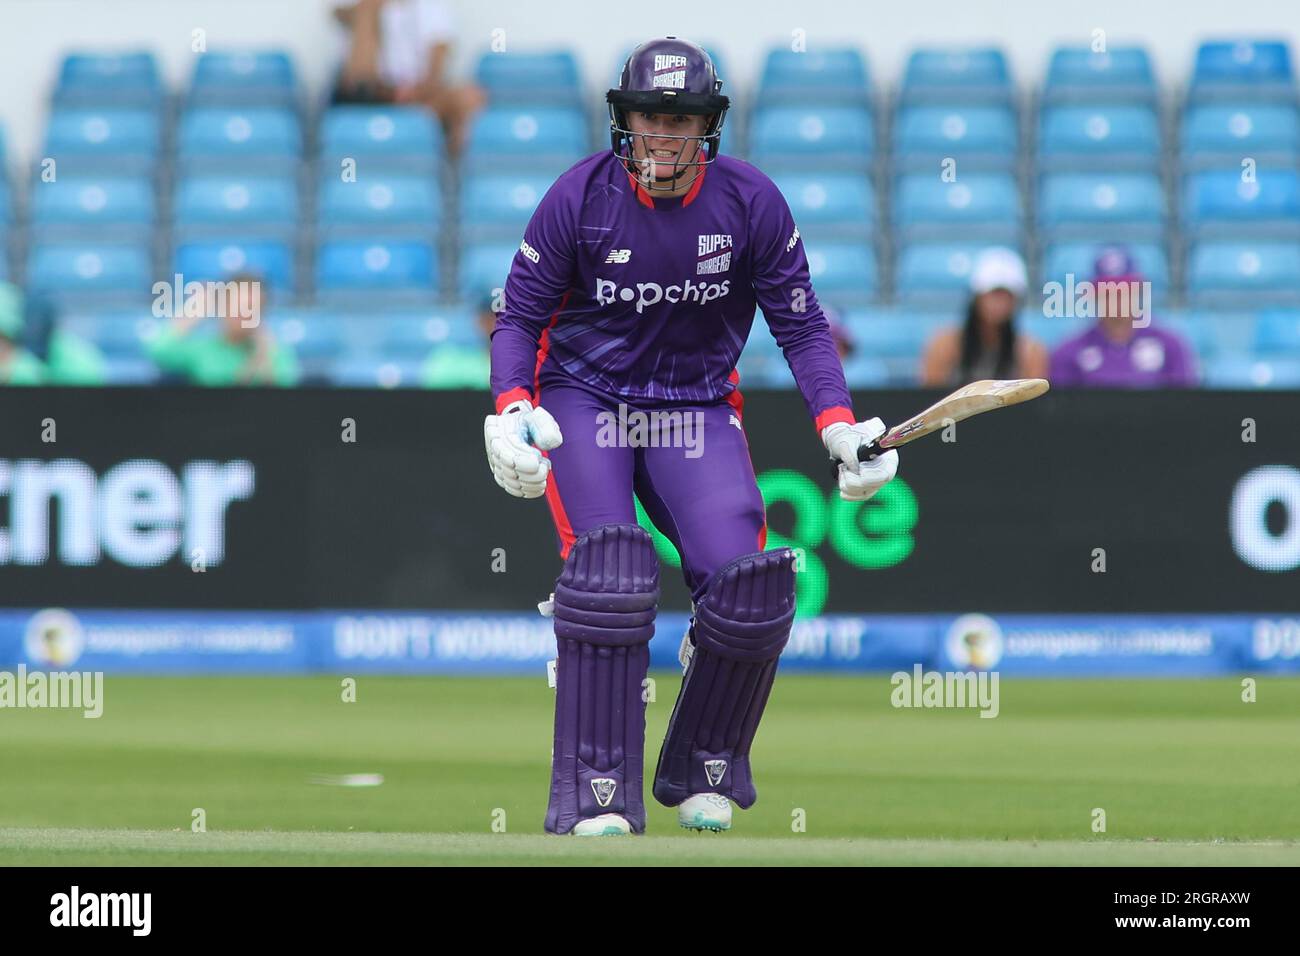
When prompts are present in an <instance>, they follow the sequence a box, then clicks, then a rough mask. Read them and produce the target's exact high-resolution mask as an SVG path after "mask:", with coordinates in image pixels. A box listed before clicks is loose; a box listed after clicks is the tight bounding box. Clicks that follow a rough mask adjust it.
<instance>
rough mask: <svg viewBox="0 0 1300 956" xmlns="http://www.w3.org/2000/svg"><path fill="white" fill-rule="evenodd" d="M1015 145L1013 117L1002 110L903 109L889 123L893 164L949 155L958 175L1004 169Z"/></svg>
mask: <svg viewBox="0 0 1300 956" xmlns="http://www.w3.org/2000/svg"><path fill="white" fill-rule="evenodd" d="M1018 147H1019V133H1018V131H1017V129H1016V116H1015V113H1013V112H1012V111H1011V110H1009V109H1007V108H1006V107H1002V106H978V105H976V106H968V105H960V104H958V105H952V106H905V107H903V108H902V109H900V110H899V111H898V116H897V118H896V119H895V121H894V161H895V164H901V163H937V162H938V161H939V160H940V159H943V158H947V157H953V158H954V159H956V160H957V170H958V174H959V175H960V173H961V172H962V171H965V170H969V169H1009V168H1011V167H1013V166H1014V165H1015V162H1016V150H1017V148H1018ZM913 168H914V167H913Z"/></svg>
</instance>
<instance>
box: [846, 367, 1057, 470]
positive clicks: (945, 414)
mask: <svg viewBox="0 0 1300 956" xmlns="http://www.w3.org/2000/svg"><path fill="white" fill-rule="evenodd" d="M1047 388H1048V384H1047V379H1045V378H1011V379H983V380H981V381H978V382H971V383H970V384H969V385H963V386H962V387H961V388H959V389H957V391H955V392H953V393H952V394H951V395H948V396H946V397H945V398H941V399H939V401H937V402H935V403H934V404H933V405H931V406H930V407H929V408H927V409H926V410H925V411H923V412H920V413H919V414H916V415H913V416H912V417H911V418H909V419H908V420H907V421H905V422H899V423H898V424H897V425H895V426H894V427H893V428H891V429H889V431H887V432H885V433H884V434H883V435H881V436H880V437H879V438H878V439H876V440H875V441H874V442H872V443H871V444H870V445H863V446H862V447H861V448H859V449H858V460H859V461H871V459H873V458H876V457H878V456H879V455H881V454H883V453H884V452H887V451H889V449H891V448H897V447H899V446H900V445H906V444H907V443H908V442H910V441H916V439H918V438H920V437H921V436H923V435H928V434H930V433H931V432H934V431H938V430H939V429H940V428H943V427H944V426H945V425H946V424H947V423H948V422H960V421H963V420H964V419H967V418H970V417H971V416H972V415H980V414H983V413H984V412H991V411H993V410H994V409H995V408H1007V407H1008V406H1010V405H1019V404H1020V403H1021V402H1027V401H1029V400H1030V399H1033V398H1037V397H1038V396H1039V395H1042V394H1043V393H1044V392H1046V391H1047Z"/></svg>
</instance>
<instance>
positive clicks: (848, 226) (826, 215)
mask: <svg viewBox="0 0 1300 956" xmlns="http://www.w3.org/2000/svg"><path fill="white" fill-rule="evenodd" d="M772 181H773V182H774V183H776V186H777V188H778V189H780V190H781V194H782V195H783V196H785V200H786V202H787V203H789V204H790V211H791V212H792V213H793V214H794V221H795V222H796V223H798V225H799V231H800V234H801V235H803V236H805V237H808V236H815V237H816V238H818V239H832V238H854V237H865V236H866V235H867V233H868V232H869V231H870V229H871V226H872V225H873V224H874V223H875V221H876V196H875V190H873V189H872V187H871V182H870V181H869V180H868V179H867V178H866V177H865V176H859V175H854V174H851V173H779V174H777V175H775V176H773V177H772Z"/></svg>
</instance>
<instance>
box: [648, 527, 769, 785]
mask: <svg viewBox="0 0 1300 956" xmlns="http://www.w3.org/2000/svg"><path fill="white" fill-rule="evenodd" d="M793 621H794V553H793V552H792V551H790V550H789V549H788V548H782V549H778V550H775V551H763V552H759V553H757V554H747V555H745V556H744V557H741V558H737V559H736V560H735V561H732V562H731V563H730V564H727V565H726V566H724V567H722V568H720V569H719V570H718V572H717V573H716V574H715V575H714V576H713V579H712V580H711V581H710V582H709V585H708V587H707V588H706V590H705V592H704V594H703V596H702V597H701V598H700V600H699V601H697V602H696V605H695V619H694V622H693V624H692V626H691V634H692V638H693V643H694V644H695V652H694V654H693V655H692V656H691V662H690V664H689V665H688V666H687V668H686V676H685V677H684V678H683V680H682V689H681V692H680V693H679V694H678V695H677V704H676V706H675V707H674V708H673V716H672V718H671V719H670V720H669V722H668V736H667V737H666V738H665V739H664V746H663V749H662V750H661V751H660V752H659V769H658V771H657V772H656V774H655V783H654V795H655V799H656V800H658V801H659V802H660V803H662V804H664V805H665V806H669V807H675V806H677V805H678V804H679V803H681V802H682V801H683V800H685V799H686V798H687V797H689V796H690V795H691V794H695V793H720V794H722V795H723V796H726V797H729V798H730V799H732V800H734V801H735V802H736V804H737V805H738V806H740V807H742V808H743V807H749V806H751V805H752V804H753V803H754V801H755V800H756V799H757V798H758V794H757V793H756V792H755V790H754V779H753V775H752V774H751V772H750V768H749V748H750V745H751V744H752V743H753V742H754V733H755V732H756V731H757V730H758V722H759V720H760V719H761V718H762V716H763V708H764V707H765V706H766V705H767V695H768V693H769V692H770V691H771V690H772V681H773V679H774V678H775V677H776V666H777V662H778V659H779V658H780V656H781V650H782V649H783V648H784V647H785V643H786V641H787V640H788V639H789V637H790V625H791V623H792V622H793Z"/></svg>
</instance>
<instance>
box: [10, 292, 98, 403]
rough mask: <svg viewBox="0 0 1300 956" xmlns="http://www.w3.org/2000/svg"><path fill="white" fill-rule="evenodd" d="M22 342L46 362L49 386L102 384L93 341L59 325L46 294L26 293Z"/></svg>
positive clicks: (53, 305)
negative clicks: (24, 326)
mask: <svg viewBox="0 0 1300 956" xmlns="http://www.w3.org/2000/svg"><path fill="white" fill-rule="evenodd" d="M24 315H25V325H26V328H25V330H24V333H23V342H24V344H25V345H26V346H27V348H28V350H29V351H30V352H31V353H32V355H34V356H36V358H37V359H39V360H40V361H41V362H43V363H44V365H45V374H46V379H47V380H48V381H49V383H50V384H51V385H103V384H104V383H105V381H106V380H107V377H108V376H107V371H106V366H107V363H106V362H105V361H104V355H103V353H102V352H100V350H99V349H98V348H96V347H95V346H94V345H93V344H92V343H90V342H88V341H86V340H85V339H83V338H82V337H81V336H79V335H75V334H73V333H72V332H69V331H67V330H66V329H64V328H61V327H60V326H59V323H58V309H57V308H56V306H55V304H54V301H53V300H52V299H50V298H49V297H48V296H42V295H39V294H38V295H28V296H27V301H26V307H25V309H24Z"/></svg>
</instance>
